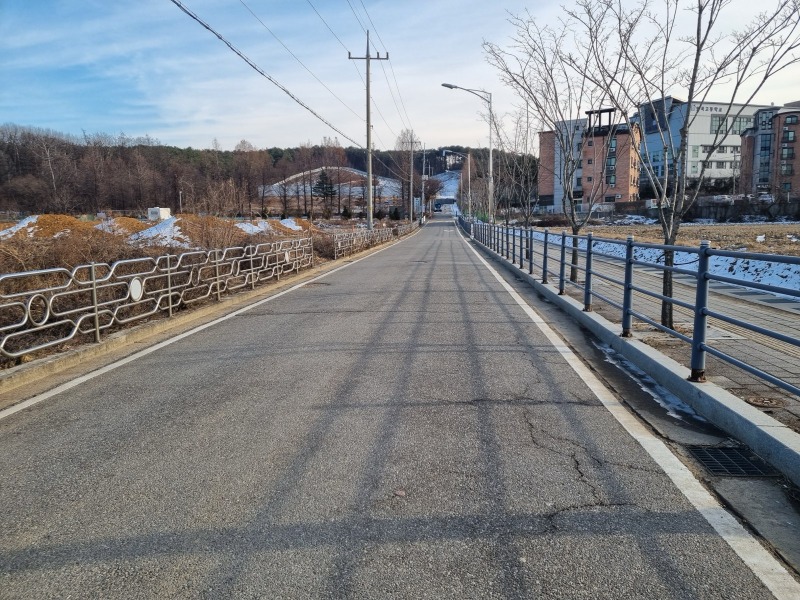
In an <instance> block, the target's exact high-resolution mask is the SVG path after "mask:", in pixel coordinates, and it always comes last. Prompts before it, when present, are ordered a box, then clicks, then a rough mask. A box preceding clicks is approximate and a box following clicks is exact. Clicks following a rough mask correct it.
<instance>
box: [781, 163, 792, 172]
mask: <svg viewBox="0 0 800 600" xmlns="http://www.w3.org/2000/svg"><path fill="white" fill-rule="evenodd" d="M781 175H794V169H793V168H792V165H791V164H789V165H781Z"/></svg>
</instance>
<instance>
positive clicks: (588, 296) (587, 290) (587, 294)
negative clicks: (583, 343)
mask: <svg viewBox="0 0 800 600" xmlns="http://www.w3.org/2000/svg"><path fill="white" fill-rule="evenodd" d="M583 311H584V312H592V234H591V232H590V233H588V234H587V235H586V279H585V280H584V283H583Z"/></svg>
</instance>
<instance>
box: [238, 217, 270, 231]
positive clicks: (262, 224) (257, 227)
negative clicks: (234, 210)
mask: <svg viewBox="0 0 800 600" xmlns="http://www.w3.org/2000/svg"><path fill="white" fill-rule="evenodd" d="M236 226H237V227H238V228H239V229H241V230H242V231H244V232H245V233H246V234H248V235H256V234H259V233H270V232H271V231H272V227H270V226H269V223H267V222H266V221H263V220H262V221H258V223H236Z"/></svg>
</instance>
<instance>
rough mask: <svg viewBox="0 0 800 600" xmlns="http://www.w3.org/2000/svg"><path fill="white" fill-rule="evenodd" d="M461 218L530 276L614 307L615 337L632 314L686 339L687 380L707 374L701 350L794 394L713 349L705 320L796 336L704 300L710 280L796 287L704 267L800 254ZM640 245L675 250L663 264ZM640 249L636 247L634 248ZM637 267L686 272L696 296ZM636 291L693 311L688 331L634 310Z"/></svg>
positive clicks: (783, 338) (769, 288)
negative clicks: (656, 282) (670, 292)
mask: <svg viewBox="0 0 800 600" xmlns="http://www.w3.org/2000/svg"><path fill="white" fill-rule="evenodd" d="M459 225H460V226H461V228H462V229H463V230H464V231H465V232H467V233H470V234H471V235H472V236H473V237H474V239H475V240H476V241H477V242H479V243H480V244H482V245H483V246H485V247H486V248H488V249H489V250H491V251H493V252H495V253H496V254H498V255H500V256H502V257H503V258H506V259H507V260H509V261H511V262H512V263H513V264H515V265H518V267H519V268H520V269H525V268H526V267H527V271H528V273H529V274H530V275H534V270H536V271H538V274H539V275H540V276H541V281H542V283H544V284H547V283H549V280H550V277H556V278H557V280H558V290H559V294H562V295H563V294H565V293H566V289H567V286H574V287H576V288H577V289H579V290H581V291H582V292H583V304H584V310H585V311H591V310H592V304H593V299H595V298H597V299H598V300H602V301H603V302H605V303H606V304H608V305H610V306H612V307H614V308H616V309H617V310H619V311H620V318H621V325H622V331H621V332H620V335H621V336H623V337H628V336H630V335H631V331H632V328H633V320H634V319H636V320H638V321H641V322H643V323H647V324H648V325H650V326H652V327H654V328H656V329H658V330H659V331H662V332H665V333H667V334H669V335H670V336H672V337H675V338H677V339H679V340H681V341H683V342H686V343H687V344H689V345H690V348H691V358H690V368H691V379H692V380H693V381H703V380H704V379H705V375H706V373H705V371H706V356H707V355H708V354H711V355H712V356H716V357H717V358H719V359H721V360H723V361H725V362H728V363H730V364H732V365H734V366H736V367H738V368H741V369H743V370H745V371H747V372H748V373H751V374H752V375H755V376H756V377H759V378H761V379H763V380H765V381H768V382H770V383H772V384H774V385H776V386H778V387H780V388H782V389H784V390H786V391H788V392H791V393H792V394H795V395H798V396H800V388H798V387H797V386H795V385H793V384H791V383H789V382H787V381H785V380H783V379H781V378H780V377H777V376H775V375H774V374H771V373H768V372H766V371H764V370H762V369H759V368H756V367H754V366H753V365H751V364H748V363H747V362H745V361H743V360H740V359H737V358H736V357H733V356H731V355H730V354H728V353H726V352H723V351H722V350H720V349H719V348H715V347H714V346H712V345H710V344H709V340H708V339H707V331H708V327H707V325H708V319H709V318H713V319H718V320H719V321H722V322H724V323H729V324H731V325H735V326H737V327H740V328H742V329H745V330H747V331H750V332H753V333H755V334H760V335H763V336H766V337H768V338H771V339H773V340H777V341H780V342H783V343H786V344H790V345H792V346H795V347H800V339H798V338H796V337H793V336H791V335H786V334H785V333H782V332H780V331H775V330H772V329H768V328H766V327H761V326H759V325H757V324H754V323H752V322H749V321H745V320H742V319H740V318H736V317H735V316H733V315H729V314H724V313H722V312H720V311H718V310H714V309H713V308H712V307H711V306H710V305H709V284H710V283H711V282H719V283H723V284H725V285H729V286H733V287H735V288H742V289H746V290H758V291H761V292H767V293H772V294H778V295H782V296H789V297H793V298H798V299H800V290H798V289H797V288H796V287H790V286H789V285H787V286H776V285H769V284H764V283H757V282H753V281H747V280H743V279H737V278H734V277H728V276H725V275H720V274H717V273H714V272H712V271H711V269H710V259H711V257H714V256H719V257H726V258H731V259H739V260H748V261H751V262H753V261H763V262H771V263H778V264H785V265H800V257H794V256H781V255H774V254H758V253H752V252H733V251H726V250H716V249H713V248H711V247H710V244H709V243H708V242H707V241H704V242H702V243H701V245H700V247H698V248H694V247H689V246H668V245H663V244H649V243H636V242H634V239H633V237H632V236H630V237H628V239H627V240H624V241H623V240H615V239H605V238H595V237H593V235H592V234H588V235H585V236H577V235H568V234H567V233H566V232H561V233H560V234H553V233H550V231H549V230H548V229H544V230H543V231H535V230H534V229H523V228H514V227H506V226H504V225H494V224H488V223H475V222H470V221H467V220H466V219H464V218H463V217H461V218H459ZM601 243H602V245H603V248H604V249H605V250H604V251H599V250H597V245H598V244H601ZM645 249H651V250H657V251H660V252H662V253H663V252H664V251H672V252H673V253H674V256H675V257H676V258H675V261H674V264H673V265H672V266H665V265H664V264H663V263H659V262H654V261H649V260H643V259H642V258H641V257H637V251H639V250H645ZM573 253H575V255H576V257H577V259H578V260H577V261H573ZM640 254H642V253H641V252H640ZM595 258H601V259H603V260H604V262H605V263H606V264H608V263H612V264H616V265H618V266H619V267H620V268H621V269H622V277H621V278H620V277H614V276H613V274H610V273H609V271H608V270H607V269H597V268H595V267H594V259H595ZM553 260H556V261H557V262H556V265H555V266H556V267H557V268H556V269H553V268H551V266H552V261H553ZM526 263H527V264H526ZM635 267H640V268H647V269H653V270H657V271H660V272H662V273H663V272H666V271H670V272H672V273H673V274H674V275H679V276H685V277H684V279H688V278H691V279H692V280H693V281H694V284H695V293H694V302H693V303H692V302H686V301H683V300H680V299H678V298H675V297H666V296H664V295H663V294H661V293H658V292H656V291H653V289H652V288H647V287H643V286H641V285H636V283H635V280H634V273H635ZM568 269H569V270H571V271H572V270H573V269H574V272H575V273H579V274H580V273H582V274H583V281H580V277H570V276H568V274H567V271H568ZM595 278H597V279H601V280H603V281H605V282H607V283H609V284H611V285H610V286H607V287H608V288H609V289H611V290H616V291H617V293H618V295H617V296H612V295H610V294H609V293H600V292H598V291H596V290H595V289H594V279H595ZM634 294H640V295H642V296H646V297H650V298H653V299H655V300H658V301H667V302H670V303H671V304H673V305H674V306H680V307H682V308H684V309H687V310H688V311H691V312H692V313H693V315H694V322H693V327H692V331H691V335H685V334H683V333H681V332H679V331H676V330H675V329H671V328H669V327H665V326H664V325H662V324H661V323H659V322H657V321H656V320H654V319H652V318H650V317H648V316H647V315H645V314H644V313H643V312H640V311H637V310H636V308H635V307H634Z"/></svg>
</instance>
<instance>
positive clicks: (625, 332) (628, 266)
mask: <svg viewBox="0 0 800 600" xmlns="http://www.w3.org/2000/svg"><path fill="white" fill-rule="evenodd" d="M632 309H633V236H632V235H629V236H628V239H627V240H625V286H624V287H623V290H622V337H631V335H633V334H632V333H631V329H632V328H633V315H632V314H631V310H632Z"/></svg>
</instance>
